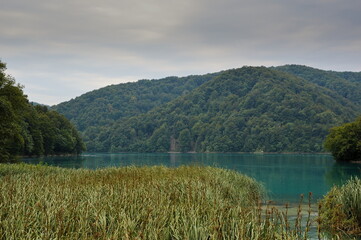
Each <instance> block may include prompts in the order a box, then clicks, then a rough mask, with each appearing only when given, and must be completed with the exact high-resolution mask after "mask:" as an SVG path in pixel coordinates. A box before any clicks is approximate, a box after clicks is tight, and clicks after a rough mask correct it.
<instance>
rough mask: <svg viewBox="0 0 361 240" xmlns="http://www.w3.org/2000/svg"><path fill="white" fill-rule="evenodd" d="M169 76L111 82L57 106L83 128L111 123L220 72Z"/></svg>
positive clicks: (144, 110)
mask: <svg viewBox="0 0 361 240" xmlns="http://www.w3.org/2000/svg"><path fill="white" fill-rule="evenodd" d="M216 75H217V73H214V74H206V75H203V76H189V77H183V78H178V77H167V78H163V79H160V80H140V81H138V82H134V83H125V84H118V85H111V86H108V87H104V88H101V89H99V90H94V91H91V92H88V93H86V94H84V95H82V96H81V97H77V98H75V99H72V100H70V101H68V102H64V103H61V104H59V105H56V106H54V107H53V108H54V109H55V110H57V111H58V112H60V113H62V114H64V115H65V116H66V117H67V118H68V119H69V120H70V121H72V122H73V123H74V124H75V126H76V127H77V129H79V131H82V132H92V131H93V129H92V127H96V126H107V125H110V124H112V123H114V122H115V121H117V120H119V119H122V118H124V117H131V116H137V115H139V114H142V113H146V112H148V111H149V110H151V109H153V108H155V107H158V106H161V105H162V104H164V103H167V102H170V101H171V100H173V99H175V98H177V97H179V96H182V95H185V94H187V93H188V92H190V91H192V90H193V89H195V88H197V87H199V86H200V85H202V84H203V83H205V82H207V81H208V80H210V79H212V78H213V77H214V76H216Z"/></svg>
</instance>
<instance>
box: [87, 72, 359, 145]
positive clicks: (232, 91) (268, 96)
mask: <svg viewBox="0 0 361 240" xmlns="http://www.w3.org/2000/svg"><path fill="white" fill-rule="evenodd" d="M159 84H160V85H161V82H159ZM359 109H360V108H359V106H358V105H357V104H355V103H353V102H351V101H349V100H348V99H345V98H343V97H342V96H340V95H339V94H338V93H336V92H334V91H331V90H330V89H328V88H324V87H321V86H319V85H317V84H315V83H311V82H309V81H307V80H305V79H303V78H299V77H295V76H293V75H290V74H288V73H284V72H280V71H278V70H275V69H268V68H265V67H244V68H241V69H234V70H229V71H224V72H222V73H220V74H218V75H217V76H215V77H214V78H212V79H210V80H208V81H206V82H205V83H203V84H202V85H201V86H199V87H197V88H194V89H193V90H192V91H190V92H188V93H187V94H184V95H180V96H179V97H178V98H175V99H174V100H172V101H170V102H168V103H166V104H163V105H161V106H159V107H155V108H153V109H152V110H150V111H148V112H146V113H143V114H139V115H135V116H131V117H123V118H120V119H119V120H118V121H114V122H113V123H112V124H110V125H108V126H93V127H91V128H88V129H87V130H86V131H84V136H85V141H86V142H88V143H89V144H88V150H90V151H113V152H165V151H182V152H187V151H197V152H254V151H259V152H321V151H324V148H323V141H324V137H325V136H326V135H327V133H328V129H329V128H330V127H331V126H334V125H338V124H342V123H345V122H347V121H350V120H351V119H353V118H355V117H356V116H357V115H358V114H359V112H360V111H359Z"/></svg>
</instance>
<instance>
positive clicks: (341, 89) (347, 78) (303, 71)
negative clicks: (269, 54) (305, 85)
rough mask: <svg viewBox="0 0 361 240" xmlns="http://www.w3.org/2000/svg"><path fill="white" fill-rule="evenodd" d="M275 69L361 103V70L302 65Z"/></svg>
mask: <svg viewBox="0 0 361 240" xmlns="http://www.w3.org/2000/svg"><path fill="white" fill-rule="evenodd" d="M275 69H277V70H280V71H283V72H287V73H290V74H293V75H295V76H297V77H301V78H303V79H305V80H307V81H309V82H312V83H315V84H317V85H319V86H322V87H326V88H328V89H330V90H332V91H335V92H336V93H338V94H339V95H341V96H342V97H344V98H346V99H349V100H350V101H352V102H354V103H356V104H358V105H361V72H360V73H357V72H334V71H324V70H320V69H315V68H311V67H307V66H300V65H285V66H280V67H276V68H275Z"/></svg>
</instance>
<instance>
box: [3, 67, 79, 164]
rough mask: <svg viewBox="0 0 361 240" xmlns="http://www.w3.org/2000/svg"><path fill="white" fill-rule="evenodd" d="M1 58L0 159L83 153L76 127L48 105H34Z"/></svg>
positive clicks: (8, 159) (9, 159) (5, 160)
mask: <svg viewBox="0 0 361 240" xmlns="http://www.w3.org/2000/svg"><path fill="white" fill-rule="evenodd" d="M5 69H6V65H5V64H4V63H2V62H0V113H1V114H0V162H8V161H12V160H14V159H15V157H16V156H18V155H28V156H31V155H50V154H79V153H81V151H83V150H84V149H85V146H84V143H83V141H82V139H81V138H80V135H79V134H78V132H77V130H76V129H75V127H74V126H73V125H72V124H71V123H70V121H69V120H67V119H66V118H65V117H64V116H63V115H61V114H59V113H57V112H55V111H53V110H48V108H47V107H46V106H41V105H37V106H33V105H32V104H30V103H29V101H28V99H27V96H26V95H24V93H23V91H22V87H21V86H20V85H18V84H16V82H15V80H14V79H13V78H12V77H11V76H8V75H6V74H5V72H4V71H5Z"/></svg>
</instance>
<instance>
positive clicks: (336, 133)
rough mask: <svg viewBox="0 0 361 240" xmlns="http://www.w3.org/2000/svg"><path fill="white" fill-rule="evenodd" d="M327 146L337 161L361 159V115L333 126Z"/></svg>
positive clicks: (327, 139) (326, 142) (327, 138)
mask: <svg viewBox="0 0 361 240" xmlns="http://www.w3.org/2000/svg"><path fill="white" fill-rule="evenodd" d="M325 148H326V149H327V150H329V151H330V152H331V153H332V155H333V156H334V158H335V159H336V160H337V161H352V160H361V117H359V118H358V119H357V120H356V121H355V122H351V123H346V124H344V125H341V126H338V127H334V128H332V129H331V130H330V133H329V135H328V136H327V137H326V141H325Z"/></svg>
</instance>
